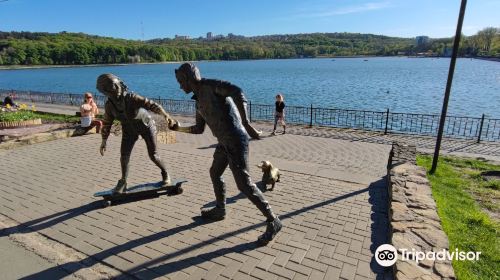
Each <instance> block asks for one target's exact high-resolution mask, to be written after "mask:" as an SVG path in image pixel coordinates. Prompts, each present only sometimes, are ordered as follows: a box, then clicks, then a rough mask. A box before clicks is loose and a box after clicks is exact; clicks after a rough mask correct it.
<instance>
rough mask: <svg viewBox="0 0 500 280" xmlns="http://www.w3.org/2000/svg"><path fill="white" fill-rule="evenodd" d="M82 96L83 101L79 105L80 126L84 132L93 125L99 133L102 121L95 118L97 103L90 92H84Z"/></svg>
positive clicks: (97, 112) (97, 110) (97, 111)
mask: <svg viewBox="0 0 500 280" xmlns="http://www.w3.org/2000/svg"><path fill="white" fill-rule="evenodd" d="M83 97H84V101H83V104H82V105H81V106H80V126H81V127H82V128H83V129H84V130H85V132H87V131H89V130H91V129H92V128H93V127H95V128H96V132H97V133H99V132H100V131H101V127H102V121H100V120H97V119H95V116H96V115H97V114H99V109H98V108H97V104H95V102H94V98H93V97H92V93H90V92H86V93H85V94H84V95H83Z"/></svg>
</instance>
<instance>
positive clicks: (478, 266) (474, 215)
mask: <svg viewBox="0 0 500 280" xmlns="http://www.w3.org/2000/svg"><path fill="white" fill-rule="evenodd" d="M431 163H432V157H430V156H418V158H417V164H418V165H421V166H424V167H425V168H427V169H430V166H431ZM488 170H500V166H498V165H493V164H488V163H485V162H482V161H479V160H471V159H459V158H452V157H442V158H440V161H439V165H438V169H437V171H436V173H435V174H433V175H430V174H428V175H427V177H428V178H429V181H430V182H431V186H432V195H433V197H434V199H435V200H436V204H437V208H438V214H439V216H440V218H441V221H442V225H443V229H444V231H445V232H446V234H447V235H448V239H449V242H450V248H449V250H450V251H455V249H458V250H459V251H464V252H468V251H473V252H481V255H480V258H479V260H478V261H460V260H453V262H452V264H453V269H454V270H455V274H456V275H457V277H458V279H500V271H499V267H500V234H499V229H500V221H499V219H498V217H499V215H498V213H499V203H498V200H499V198H500V190H499V188H498V187H499V184H500V182H499V181H489V182H487V181H485V180H484V179H483V178H482V177H481V175H480V173H481V172H483V171H488ZM488 214H490V215H488Z"/></svg>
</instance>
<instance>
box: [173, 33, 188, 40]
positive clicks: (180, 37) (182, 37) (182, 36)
mask: <svg viewBox="0 0 500 280" xmlns="http://www.w3.org/2000/svg"><path fill="white" fill-rule="evenodd" d="M175 39H179V40H188V39H189V36H184V35H177V34H175Z"/></svg>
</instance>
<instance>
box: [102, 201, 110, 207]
mask: <svg viewBox="0 0 500 280" xmlns="http://www.w3.org/2000/svg"><path fill="white" fill-rule="evenodd" d="M103 206H104V207H109V206H111V201H109V200H105V201H104V203H103Z"/></svg>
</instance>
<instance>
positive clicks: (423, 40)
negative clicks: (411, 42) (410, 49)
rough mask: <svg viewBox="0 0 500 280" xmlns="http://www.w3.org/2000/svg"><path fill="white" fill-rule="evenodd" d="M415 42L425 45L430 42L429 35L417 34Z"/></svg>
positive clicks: (418, 44)
mask: <svg viewBox="0 0 500 280" xmlns="http://www.w3.org/2000/svg"><path fill="white" fill-rule="evenodd" d="M415 43H416V44H417V46H422V45H425V44H427V43H429V37H428V36H417V37H416V38H415Z"/></svg>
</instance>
